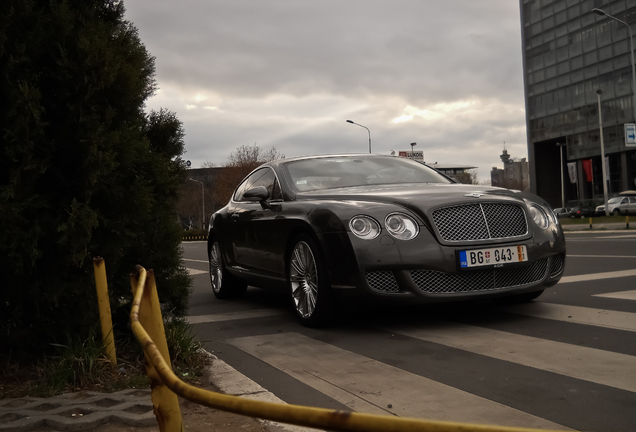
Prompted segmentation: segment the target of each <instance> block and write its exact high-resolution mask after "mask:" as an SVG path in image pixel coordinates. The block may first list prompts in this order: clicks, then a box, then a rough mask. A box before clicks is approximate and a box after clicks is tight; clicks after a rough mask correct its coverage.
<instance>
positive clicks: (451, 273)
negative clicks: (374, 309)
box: [331, 224, 565, 303]
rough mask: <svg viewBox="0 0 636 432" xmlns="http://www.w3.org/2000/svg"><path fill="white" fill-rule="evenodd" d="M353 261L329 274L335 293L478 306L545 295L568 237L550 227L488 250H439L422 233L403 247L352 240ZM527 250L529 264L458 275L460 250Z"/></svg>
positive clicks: (382, 240)
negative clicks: (467, 302)
mask: <svg viewBox="0 0 636 432" xmlns="http://www.w3.org/2000/svg"><path fill="white" fill-rule="evenodd" d="M348 240H349V242H350V245H351V249H352V250H351V252H352V253H353V258H352V259H349V260H348V261H349V262H350V263H353V262H355V265H349V266H347V268H342V267H340V268H339V269H338V270H336V271H333V272H331V279H332V280H331V282H332V286H333V288H334V290H335V291H338V292H340V295H345V296H352V295H355V296H360V295H362V296H367V297H380V298H385V299H386V298H396V299H397V298H403V299H404V300H409V299H410V300H411V301H420V302H430V303H432V302H445V301H457V300H479V299H490V298H496V297H502V296H507V295H512V294H520V293H525V292H532V291H538V290H542V289H545V288H547V287H550V286H552V285H554V284H556V283H557V282H558V281H559V279H560V278H561V276H562V274H563V270H564V268H565V237H564V236H563V232H562V230H561V228H560V227H559V226H558V225H556V224H552V225H551V226H550V227H549V228H548V229H547V230H535V232H534V234H533V235H532V236H530V237H528V238H524V239H521V240H512V241H505V242H497V243H492V242H490V243H484V244H469V245H467V244H457V245H453V246H448V245H442V244H440V243H439V242H438V241H437V240H436V239H435V237H434V236H433V235H432V234H431V232H430V231H429V230H428V229H427V228H426V227H425V226H422V227H421V231H420V234H419V235H418V237H417V238H416V239H414V240H411V241H400V240H396V239H393V238H392V237H390V236H389V235H387V234H385V233H382V234H381V235H380V236H379V237H378V238H376V239H374V240H362V239H360V238H358V237H356V236H354V235H353V234H351V233H349V234H348ZM507 245H525V246H526V248H527V253H528V261H527V262H523V263H518V264H511V265H509V266H504V267H501V268H493V267H489V268H481V267H479V268H476V269H470V270H468V269H460V267H459V259H458V252H459V251H460V250H466V249H473V248H480V247H497V246H507Z"/></svg>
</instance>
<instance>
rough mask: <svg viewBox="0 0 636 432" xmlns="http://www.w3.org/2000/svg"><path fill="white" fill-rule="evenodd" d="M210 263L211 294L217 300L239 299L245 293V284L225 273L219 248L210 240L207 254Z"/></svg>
mask: <svg viewBox="0 0 636 432" xmlns="http://www.w3.org/2000/svg"><path fill="white" fill-rule="evenodd" d="M208 261H209V263H210V284H211V285H212V292H213V293H214V295H215V296H216V298H219V299H230V298H237V297H241V296H243V295H244V294H245V292H246V291H247V283H246V282H245V281H244V280H242V279H240V278H238V277H236V276H234V275H233V274H232V273H230V272H229V271H227V269H226V268H225V264H223V256H222V255H221V246H220V245H219V242H218V241H216V240H212V245H211V246H210V250H209V252H208Z"/></svg>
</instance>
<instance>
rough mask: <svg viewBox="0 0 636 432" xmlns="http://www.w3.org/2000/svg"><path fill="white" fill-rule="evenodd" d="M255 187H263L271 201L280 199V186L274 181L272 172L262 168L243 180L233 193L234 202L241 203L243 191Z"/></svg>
mask: <svg viewBox="0 0 636 432" xmlns="http://www.w3.org/2000/svg"><path fill="white" fill-rule="evenodd" d="M256 186H265V188H266V189H267V191H268V192H269V196H270V199H272V200H276V199H281V198H282V195H281V192H280V185H279V184H278V181H277V180H276V175H275V174H274V171H272V169H271V168H263V169H260V170H258V171H255V172H253V173H252V174H251V175H250V176H249V177H248V178H246V179H245V181H244V182H243V183H242V184H241V186H239V187H238V189H236V192H235V193H234V201H242V200H243V194H244V193H245V191H247V190H249V189H251V188H253V187H256Z"/></svg>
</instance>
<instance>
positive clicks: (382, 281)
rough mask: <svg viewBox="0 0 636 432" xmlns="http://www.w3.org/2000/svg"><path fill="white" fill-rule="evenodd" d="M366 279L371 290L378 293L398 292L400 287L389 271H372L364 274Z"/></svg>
mask: <svg viewBox="0 0 636 432" xmlns="http://www.w3.org/2000/svg"><path fill="white" fill-rule="evenodd" d="M366 280H367V283H368V284H369V287H371V289H372V290H373V291H377V292H380V293H398V292H400V287H399V286H398V283H397V280H396V279H395V276H394V275H393V272H391V271H372V272H368V273H367V274H366Z"/></svg>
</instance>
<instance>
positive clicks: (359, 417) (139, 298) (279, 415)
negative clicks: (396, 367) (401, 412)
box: [130, 266, 556, 432]
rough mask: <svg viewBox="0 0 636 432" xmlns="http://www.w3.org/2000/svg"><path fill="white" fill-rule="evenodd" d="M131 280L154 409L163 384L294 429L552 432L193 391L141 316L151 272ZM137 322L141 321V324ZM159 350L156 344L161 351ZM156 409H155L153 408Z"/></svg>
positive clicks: (154, 327) (134, 323)
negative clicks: (367, 412) (180, 375)
mask: <svg viewBox="0 0 636 432" xmlns="http://www.w3.org/2000/svg"><path fill="white" fill-rule="evenodd" d="M131 281H132V283H133V284H134V285H136V286H133V291H134V292H135V298H134V301H133V305H132V309H131V311H130V323H131V327H132V330H133V333H134V334H135V336H136V337H137V340H138V341H139V342H140V343H141V345H142V347H143V349H144V353H145V354H146V359H147V361H148V363H149V366H150V368H149V370H148V374H149V375H150V373H151V371H152V373H153V374H155V373H156V376H153V377H151V380H152V382H153V404H155V396H154V391H155V388H156V386H161V387H163V385H164V384H165V386H167V387H168V388H169V389H170V390H172V392H174V393H176V394H178V395H179V396H181V397H182V398H184V399H187V400H189V401H192V402H196V403H198V404H201V405H204V406H207V407H210V408H216V409H220V410H223V411H229V412H233V413H236V414H242V415H246V416H250V417H256V418H261V419H266V420H272V421H275V422H280V423H289V424H294V425H298V426H307V427H313V428H318V429H327V430H331V431H343V432H352V431H357V432H362V431H365V432H415V431H421V432H550V431H547V430H545V429H541V430H539V429H530V428H518V427H504V426H492V425H480V424H470V423H456V422H447V421H432V420H422V419H412V418H404V417H394V416H382V415H375V414H362V413H356V412H345V411H336V410H328V409H323V408H312V407H306V406H299V405H286V404H277V403H272V402H261V401H254V400H250V399H244V398H241V397H238V396H229V395H224V394H220V393H215V392H211V391H207V390H202V389H199V388H196V387H193V386H191V385H189V384H186V383H184V382H183V381H181V380H180V379H179V378H177V376H176V375H175V374H174V373H173V372H172V369H171V367H170V364H169V363H170V359H169V358H168V355H167V347H166V348H165V353H164V352H162V351H163V348H162V347H161V345H162V343H165V335H162V336H160V335H158V334H156V332H158V331H159V327H160V326H159V325H158V323H157V322H155V324H150V320H149V319H147V320H145V319H144V318H143V317H144V316H145V315H146V314H151V313H150V312H149V311H144V310H143V309H145V308H150V307H154V308H156V309H155V310H156V311H157V313H156V314H155V317H154V319H155V320H156V319H157V316H159V317H160V312H159V302H158V301H156V302H155V301H154V300H153V301H152V302H150V301H145V300H144V299H146V298H147V297H150V296H149V294H147V293H146V290H148V289H150V290H151V291H153V292H154V298H156V287H155V285H154V277H153V275H152V270H150V271H148V272H147V273H146V271H145V270H144V268H143V267H141V266H137V274H136V275H133V276H131ZM140 320H141V321H142V322H141V323H140ZM144 328H149V330H150V333H152V337H151V335H149V334H148V333H147V332H146V330H145V329H144ZM161 331H163V323H162V324H161ZM155 338H156V339H155ZM160 338H161V339H162V340H163V342H159V340H160ZM153 339H154V340H156V341H157V344H155V342H153ZM157 345H159V347H158V346H157ZM174 393H173V396H174V399H176V395H174ZM162 397H163V396H162ZM155 407H157V405H156V404H155ZM177 409H178V404H177ZM155 414H156V415H157V421H158V422H159V427H160V429H161V431H170V432H172V431H177V430H180V429H181V425H180V424H179V425H176V424H171V425H167V424H166V423H165V422H164V416H165V415H166V414H165V413H164V412H162V411H161V402H159V409H157V408H155ZM552 432H556V431H552Z"/></svg>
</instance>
